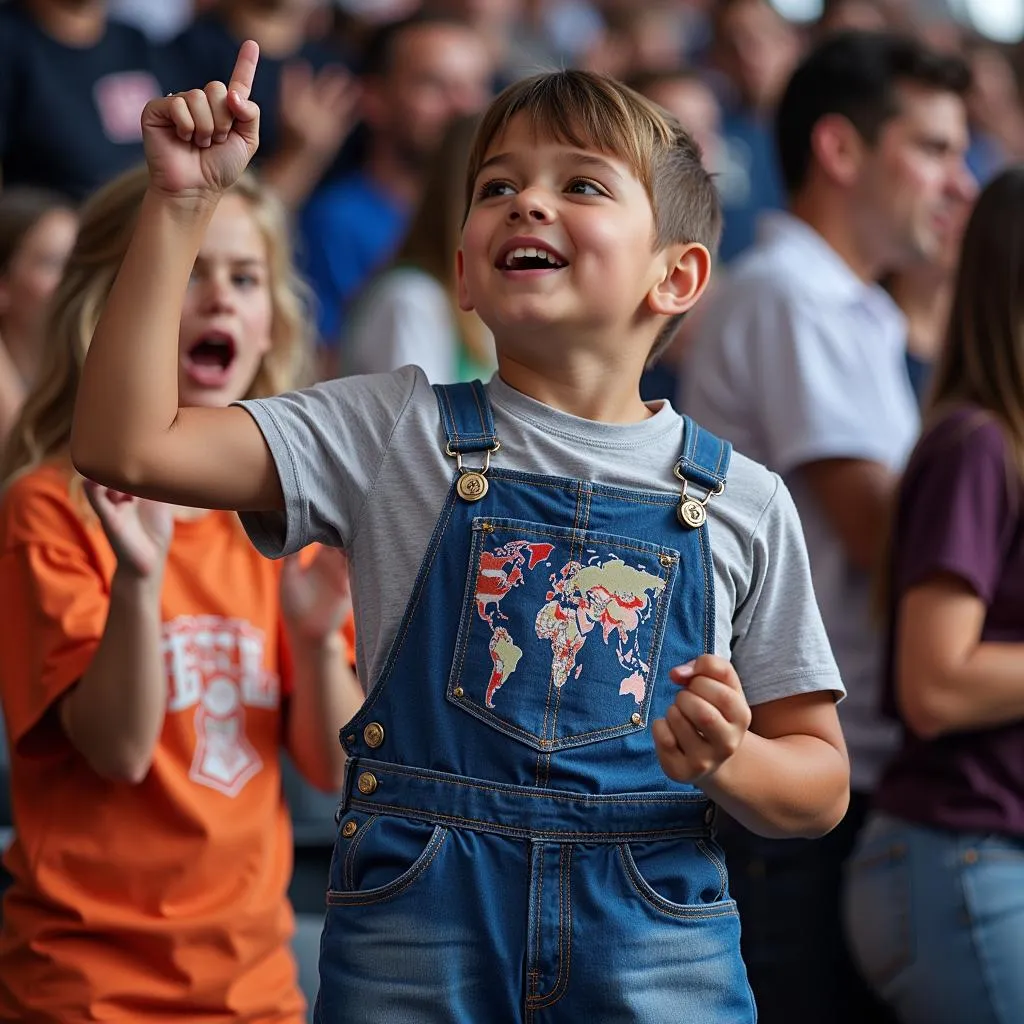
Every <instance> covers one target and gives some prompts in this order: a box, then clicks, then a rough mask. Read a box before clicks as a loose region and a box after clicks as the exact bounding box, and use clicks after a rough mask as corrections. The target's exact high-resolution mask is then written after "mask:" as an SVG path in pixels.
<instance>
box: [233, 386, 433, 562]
mask: <svg viewBox="0 0 1024 1024" xmlns="http://www.w3.org/2000/svg"><path fill="white" fill-rule="evenodd" d="M421 373H422V371H418V370H416V368H414V367H407V368H406V369H404V370H402V371H399V372H397V373H391V374H375V375H373V376H365V377H346V378H343V379H340V380H331V381H327V382H325V383H323V384H318V385H316V386H315V387H312V388H307V389H305V390H304V391H294V392H290V393H287V394H284V395H278V396H275V397H274V398H265V399H256V400H253V401H247V402H241V403H239V404H240V405H241V406H242V407H243V408H244V409H245V410H246V411H247V412H248V413H249V414H250V415H251V416H252V417H253V419H255V420H256V423H257V425H258V426H259V428H260V430H261V432H262V433H263V437H264V439H265V440H266V443H267V446H268V447H269V449H270V453H271V456H272V458H273V460H274V464H275V467H276V469H277V473H278V477H279V479H280V481H281V490H282V492H283V493H284V501H285V511H284V513H283V515H282V514H280V513H266V512H259V513H243V514H242V515H241V520H242V524H243V526H244V527H245V529H246V532H247V533H248V534H249V537H250V539H251V540H252V542H253V543H254V544H255V545H256V547H257V548H258V549H259V551H260V552H261V553H262V554H264V555H266V556H267V557H269V558H280V557H281V556H283V555H287V554H292V553H294V552H296V551H299V550H301V549H302V548H304V547H305V546H306V545H307V544H312V543H314V542H317V543H322V544H329V545H331V546H332V547H347V546H348V545H349V544H350V543H351V541H352V537H353V535H354V533H355V531H356V529H357V528H358V524H359V519H360V516H361V514H362V511H363V509H364V507H365V504H366V501H367V498H368V497H369V495H370V492H371V491H372V489H373V486H374V483H375V482H376V479H377V474H378V472H379V471H380V467H381V464H382V463H383V461H384V456H385V455H386V454H387V451H388V447H389V445H390V443H391V438H392V435H393V434H394V431H395V428H396V427H397V425H398V423H399V421H400V419H401V417H402V415H403V413H404V411H405V409H406V406H407V405H408V403H409V400H410V398H411V397H412V394H413V391H414V389H415V386H416V379H417V374H421Z"/></svg>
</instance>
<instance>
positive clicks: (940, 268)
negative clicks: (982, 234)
mask: <svg viewBox="0 0 1024 1024" xmlns="http://www.w3.org/2000/svg"><path fill="white" fill-rule="evenodd" d="M969 213H970V204H969V203H966V202H965V203H963V207H962V210H960V211H958V212H957V213H956V214H955V216H953V217H951V218H950V222H949V224H948V230H946V231H945V232H944V233H943V238H942V245H941V246H940V248H939V251H938V252H937V253H936V254H935V255H933V256H929V257H927V258H924V259H918V260H914V261H912V262H910V263H908V264H907V265H906V266H905V267H903V268H901V269H900V270H899V271H897V272H895V273H892V274H887V275H886V276H885V277H884V278H883V279H882V285H883V287H884V288H885V290H886V291H887V292H888V293H889V294H890V295H891V296H892V297H893V299H894V300H895V302H896V305H897V306H899V307H900V309H901V310H902V312H903V315H904V316H905V317H906V320H907V372H908V373H909V374H910V383H911V386H912V387H913V389H914V394H915V395H916V396H917V400H918V403H919V404H921V405H923V404H924V402H925V399H926V397H927V394H928V391H929V388H930V386H931V378H932V369H933V367H934V365H935V361H936V358H937V357H938V354H939V352H940V351H941V349H942V346H943V343H944V342H945V335H946V330H947V327H948V324H949V310H950V305H951V304H952V301H953V280H954V277H955V275H956V269H957V263H958V262H959V259H960V243H961V240H962V237H963V227H964V224H965V223H966V220H967V216H968V214H969Z"/></svg>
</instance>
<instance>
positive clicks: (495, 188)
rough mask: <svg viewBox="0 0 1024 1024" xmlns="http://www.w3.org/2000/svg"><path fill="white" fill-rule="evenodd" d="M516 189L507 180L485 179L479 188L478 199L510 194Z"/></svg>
mask: <svg viewBox="0 0 1024 1024" xmlns="http://www.w3.org/2000/svg"><path fill="white" fill-rule="evenodd" d="M513 192H515V189H514V188H513V187H512V186H511V185H510V184H509V183H508V182H507V181H485V182H484V183H483V184H482V185H481V186H480V188H478V189H477V193H476V197H477V199H490V198H492V197H493V196H509V195H512V193H513Z"/></svg>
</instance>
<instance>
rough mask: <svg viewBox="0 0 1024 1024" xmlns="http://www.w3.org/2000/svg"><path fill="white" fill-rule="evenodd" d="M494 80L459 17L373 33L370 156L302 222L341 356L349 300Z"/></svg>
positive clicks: (366, 109) (324, 329) (366, 107)
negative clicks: (455, 123)
mask: <svg viewBox="0 0 1024 1024" xmlns="http://www.w3.org/2000/svg"><path fill="white" fill-rule="evenodd" d="M490 80H491V67H490V64H489V63H488V59H487V53H486V50H485V48H484V45H483V43H482V42H481V40H480V38H479V37H478V35H477V34H476V33H475V32H474V31H473V30H472V29H471V28H468V27H467V26H466V25H464V24H462V23H461V22H457V21H452V20H448V19H443V18H428V17H415V18H411V19H407V20H405V21H400V22H396V23H394V24H391V25H385V26H383V27H382V28H381V29H379V30H378V32H377V33H376V35H375V36H374V39H373V41H372V43H371V45H370V47H369V49H368V51H367V54H366V63H365V67H364V77H363V99H362V109H363V117H364V120H365V122H366V125H367V128H368V132H369V139H368V141H367V152H366V157H365V160H364V162H363V164H362V166H361V167H359V168H358V169H357V170H355V171H354V172H352V173H351V174H349V175H348V176H347V177H345V178H343V179H342V180H339V181H337V182H335V183H333V184H329V185H327V186H325V187H324V188H323V189H321V190H320V191H319V192H317V193H316V194H314V196H313V198H312V199H311V200H310V201H309V203H308V204H307V206H306V208H305V210H304V211H303V214H302V218H301V229H302V241H303V248H304V256H305V259H306V269H307V273H308V276H309V278H310V280H311V281H312V284H313V287H314V289H315V291H316V295H317V299H318V303H319V330H320V337H321V340H322V342H323V343H324V345H325V346H327V347H328V348H329V349H332V350H333V352H334V354H335V355H334V358H336V357H337V356H336V353H337V347H338V345H339V342H340V340H341V338H342V336H343V332H344V328H345V326H346V318H347V315H348V312H349V306H350V304H351V302H352V301H353V299H354V298H355V297H356V295H357V294H358V292H359V290H360V289H361V288H362V287H363V285H365V284H366V282H367V281H368V280H369V278H370V277H371V276H372V275H373V274H374V273H376V272H377V271H378V270H380V268H381V267H382V266H384V265H385V264H386V263H387V262H388V260H390V259H391V257H392V255H393V254H394V252H395V250H396V249H397V247H398V245H399V243H400V242H401V239H402V237H403V235H404V234H405V231H406V227H407V225H408V222H409V217H410V216H411V213H412V210H413V209H415V206H416V203H417V202H418V200H419V196H420V191H421V189H422V187H423V177H424V174H425V171H426V168H427V167H428V166H429V162H430V160H431V158H432V157H433V154H434V151H435V149H436V148H437V146H438V144H439V142H440V140H441V137H442V135H443V134H444V130H445V128H446V127H447V125H448V122H449V121H450V120H451V119H452V117H454V116H456V115H457V114H468V113H474V112H476V110H478V109H479V107H480V106H481V105H482V104H483V102H484V101H485V100H486V99H487V97H488V90H489V83H490Z"/></svg>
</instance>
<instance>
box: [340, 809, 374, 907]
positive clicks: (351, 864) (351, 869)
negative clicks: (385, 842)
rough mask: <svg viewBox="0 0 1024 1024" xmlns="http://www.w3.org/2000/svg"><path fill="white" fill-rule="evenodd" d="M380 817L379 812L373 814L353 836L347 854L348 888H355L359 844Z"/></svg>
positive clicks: (345, 875)
mask: <svg viewBox="0 0 1024 1024" xmlns="http://www.w3.org/2000/svg"><path fill="white" fill-rule="evenodd" d="M379 818H380V815H379V814H371V815H370V816H369V817H368V818H367V819H366V821H365V822H363V824H362V826H361V827H360V829H359V830H358V831H357V832H356V834H355V835H354V836H353V837H352V841H351V843H350V844H349V848H348V852H347V853H346V854H345V868H344V878H343V882H344V885H345V888H346V889H348V890H352V889H354V888H355V866H356V851H357V850H358V849H359V844H360V843H362V841H363V839H364V838H366V833H367V832H369V831H370V828H371V827H372V826H373V825H374V824H375V823H376V822H377V821H378V820H379Z"/></svg>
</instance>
